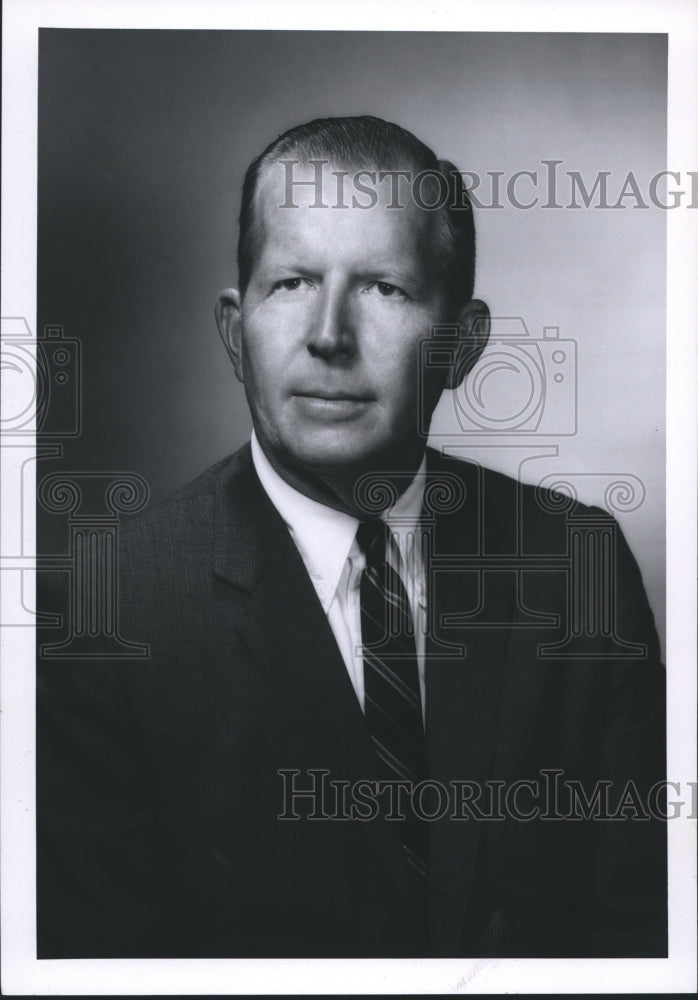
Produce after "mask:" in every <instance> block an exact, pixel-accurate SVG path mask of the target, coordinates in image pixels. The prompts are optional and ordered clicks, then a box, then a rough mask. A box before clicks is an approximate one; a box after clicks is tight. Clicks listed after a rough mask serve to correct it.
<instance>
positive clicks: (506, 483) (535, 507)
mask: <svg viewBox="0 0 698 1000" xmlns="http://www.w3.org/2000/svg"><path fill="white" fill-rule="evenodd" d="M428 463H429V469H430V471H432V472H435V473H436V474H438V473H446V474H448V475H456V476H457V477H458V478H459V479H460V480H461V481H462V482H463V483H464V485H465V487H466V489H468V488H470V489H471V490H476V491H477V493H478V494H479V495H480V496H482V497H483V499H484V501H485V503H486V504H487V506H488V507H496V508H501V509H502V510H503V511H504V510H512V509H515V510H518V511H525V512H527V513H529V514H530V515H531V516H532V515H534V514H537V515H538V516H539V517H540V518H542V519H543V520H545V519H546V518H552V519H554V520H557V519H559V517H560V515H563V516H570V515H573V516H575V517H580V516H584V515H585V514H588V515H591V516H594V517H607V518H610V517H611V515H610V514H608V513H607V512H606V511H603V510H601V508H598V507H592V506H589V505H587V504H584V503H582V502H581V501H580V500H578V499H577V498H576V497H572V496H571V495H569V494H568V493H566V492H563V491H561V490H555V489H549V488H547V487H544V486H540V485H538V484H536V483H527V482H524V481H523V480H520V479H517V478H516V477H514V476H510V475H507V474H506V473H504V472H498V471H497V470H496V469H492V468H489V467H488V466H485V465H481V464H480V463H478V462H472V461H469V460H466V459H461V458H452V457H450V456H447V455H443V454H441V453H440V452H437V451H436V450H433V449H429V453H428ZM561 485H562V484H561Z"/></svg>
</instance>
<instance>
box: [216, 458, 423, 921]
mask: <svg viewBox="0 0 698 1000" xmlns="http://www.w3.org/2000/svg"><path fill="white" fill-rule="evenodd" d="M214 572H215V573H216V575H217V576H218V577H219V578H222V579H225V580H228V581H229V582H230V583H232V584H234V585H235V586H236V587H238V588H241V589H243V590H245V591H246V592H247V593H248V595H249V596H248V598H247V600H246V601H245V602H244V604H243V606H242V609H241V611H239V613H238V615H237V618H236V627H237V629H238V632H239V633H240V635H241V636H242V638H243V640H244V641H245V643H246V645H247V647H248V648H249V650H250V652H251V653H252V655H253V656H254V658H255V659H256V661H257V663H258V664H259V666H260V668H261V669H262V670H263V671H264V673H265V674H266V676H267V677H268V678H269V680H270V681H271V683H272V684H273V685H274V686H275V687H276V689H277V691H278V693H279V695H280V696H281V698H282V699H283V701H284V702H285V704H286V706H287V708H288V710H289V712H290V714H291V715H292V716H293V718H294V719H295V720H296V722H297V724H298V726H299V728H300V730H301V731H302V732H303V733H304V734H305V736H306V738H307V741H308V744H309V746H310V747H311V748H312V750H313V753H314V757H315V759H316V760H317V767H319V768H325V769H327V770H329V771H330V778H337V779H348V780H351V781H356V780H358V779H368V780H372V779H377V778H379V777H380V774H379V770H378V762H377V760H376V757H375V753H374V751H373V748H372V746H371V743H370V739H369V736H368V731H367V729H366V725H365V722H364V717H363V713H362V712H361V708H360V706H359V703H358V700H357V698H356V694H355V692H354V688H353V686H352V684H351V681H350V680H349V676H348V674H347V670H346V667H345V665H344V661H343V659H342V657H341V654H340V652H339V649H338V647H337V644H336V641H335V639H334V635H333V634H332V630H331V628H330V625H329V623H328V621H327V617H326V615H325V613H324V612H323V610H322V607H321V605H320V602H319V600H318V597H317V594H316V592H315V588H314V587H313V585H312V582H311V580H310V578H309V576H308V573H307V571H306V569H305V566H304V564H303V561H302V558H301V556H300V554H299V552H298V550H297V548H296V546H295V544H294V542H293V540H292V539H291V536H290V534H289V532H288V530H287V528H286V526H285V524H284V523H283V521H282V520H281V518H280V516H279V515H278V513H277V512H276V510H275V508H274V507H273V505H272V504H271V502H270V501H269V499H268V497H267V496H266V493H265V492H264V490H263V489H262V487H261V485H260V483H259V480H258V479H257V476H256V473H255V472H254V466H253V463H252V459H251V453H250V450H249V448H245V449H243V451H242V452H241V453H238V457H237V459H236V467H235V469H234V470H233V474H232V475H231V476H229V477H227V478H226V479H225V480H223V481H221V483H220V485H219V492H218V500H217V512H216V543H215V554H214ZM289 766H293V762H292V761H291V762H289ZM354 825H355V827H357V828H358V829H359V830H360V831H361V834H363V835H364V836H366V837H367V839H368V842H369V844H370V846H371V848H372V849H373V851H374V852H375V854H376V855H377V857H378V859H379V861H380V862H381V864H382V865H383V867H384V869H385V870H386V872H387V874H388V877H389V878H390V880H391V882H392V884H393V886H394V889H395V890H396V891H397V893H398V894H399V896H400V898H401V900H402V901H403V903H404V905H405V906H407V907H408V909H410V910H411V909H412V908H413V906H414V899H413V895H412V893H411V890H410V887H409V883H408V875H407V871H406V866H405V865H404V861H403V856H402V850H401V848H400V845H399V842H398V840H397V837H396V835H395V833H394V832H393V830H392V829H391V828H386V826H385V824H384V823H381V822H357V823H355V824H354ZM415 920H417V914H415Z"/></svg>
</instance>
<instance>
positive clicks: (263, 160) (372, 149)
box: [238, 115, 475, 309]
mask: <svg viewBox="0 0 698 1000" xmlns="http://www.w3.org/2000/svg"><path fill="white" fill-rule="evenodd" d="M290 153H293V154H294V155H295V156H296V157H297V158H298V160H299V161H300V162H303V163H307V162H309V161H310V160H318V159H325V160H328V161H330V162H332V163H335V164H336V165H337V166H340V167H345V168H346V167H353V168H361V169H367V168H372V169H375V170H398V169H399V170H406V169H411V170H414V171H418V172H422V171H426V172H428V174H429V175H431V177H432V178H434V179H436V180H438V183H439V185H440V186H441V187H442V190H443V192H447V193H448V197H447V198H445V199H444V198H441V199H440V200H439V204H440V205H443V207H440V208H438V212H439V214H440V215H441V217H442V219H443V224H442V227H441V232H440V233H439V235H438V238H437V239H438V250H439V256H440V258H441V261H440V268H439V270H440V275H441V280H442V282H443V285H444V290H445V292H446V295H447V299H448V301H449V304H450V305H451V307H453V308H455V309H458V308H460V307H461V306H462V305H464V304H465V303H466V302H468V301H469V300H470V299H471V298H472V294H473V286H474V282H475V224H474V220H473V210H472V205H471V202H470V198H469V196H468V190H467V187H466V185H465V182H464V180H463V177H462V175H461V174H460V173H459V172H458V170H457V168H456V167H455V166H454V165H453V164H452V163H451V162H450V161H448V160H440V159H438V158H437V156H436V154H435V153H434V152H433V150H431V149H430V148H429V147H428V146H427V145H425V143H423V142H421V141H420V140H419V139H418V138H417V137H416V136H415V135H413V134H412V133H411V132H408V131H407V129H404V128H401V126H399V125H395V124H394V123H393V122H387V121H384V120H383V119H381V118H375V117H373V116H372V115H361V116H358V117H354V118H316V119H315V120H314V121H311V122H307V123H306V124H305V125H296V126H294V127H293V128H290V129H288V131H286V132H284V133H283V134H282V135H280V136H279V137H278V138H277V139H275V140H274V141H273V142H271V143H270V144H269V145H268V146H267V148H266V149H265V150H264V152H263V153H261V154H260V155H259V156H258V157H257V158H256V159H255V160H253V161H252V163H251V164H250V166H249V167H248V169H247V173H246V174H245V179H244V182H243V186H242V199H241V203H240V229H239V239H238V281H239V287H240V292H241V294H242V295H244V294H245V291H246V289H247V286H248V284H249V281H250V278H251V275H252V268H253V264H254V257H255V253H256V251H257V247H256V230H255V218H254V202H255V195H256V192H257V186H258V183H259V179H260V176H261V174H262V172H263V171H264V169H265V168H266V167H268V166H269V165H271V164H273V163H275V162H278V161H279V160H281V159H282V158H284V157H287V156H288V155H289V154H290ZM436 175H438V177H437V176H436ZM441 178H443V181H442V180H441ZM435 204H436V202H435Z"/></svg>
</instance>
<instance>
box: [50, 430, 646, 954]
mask: <svg viewBox="0 0 698 1000" xmlns="http://www.w3.org/2000/svg"><path fill="white" fill-rule="evenodd" d="M428 469H429V477H430V478H429V482H430V483H432V484H433V482H434V481H437V482H440V483H441V484H442V487H437V488H436V489H435V490H434V489H433V488H432V486H429V485H428V486H427V493H426V506H427V508H428V510H430V511H431V514H432V515H433V517H432V522H431V525H432V528H433V533H432V534H431V536H430V537H431V543H430V545H431V556H430V560H429V565H430V568H431V570H430V574H429V606H430V616H431V617H430V620H431V634H430V635H429V636H428V640H427V643H428V644H427V652H428V659H427V669H426V713H427V715H426V733H427V745H428V760H429V774H430V777H431V778H433V779H434V780H438V781H439V782H441V783H443V785H444V787H446V788H449V789H450V790H451V791H453V789H456V790H458V789H460V791H457V794H458V795H459V796H460V802H461V805H460V806H458V805H454V809H455V810H456V812H458V811H459V815H458V818H455V819H454V818H452V812H453V810H452V809H451V808H450V807H449V810H448V813H447V814H446V815H444V816H441V817H440V818H438V819H435V820H434V821H433V822H431V823H430V824H429V832H430V878H429V904H428V910H427V911H426V912H420V911H419V909H418V907H416V906H415V903H414V896H413V894H412V892H411V890H410V885H409V876H408V874H407V871H406V868H405V866H404V863H403V859H402V855H401V851H400V846H399V837H398V836H397V834H396V832H395V826H394V824H392V825H391V823H390V822H388V821H385V820H383V819H380V818H379V819H377V820H375V821H373V822H371V821H360V820H343V819H337V818H335V819H332V820H326V819H311V818H307V814H308V813H309V812H310V811H311V810H312V805H313V803H312V802H311V801H310V800H308V799H304V800H300V799H298V800H297V801H296V810H297V811H298V812H299V814H300V815H301V817H302V818H300V819H298V820H289V819H279V818H278V817H279V814H280V813H283V812H284V808H285V803H284V779H283V778H282V776H281V775H280V774H279V771H283V770H292V769H296V770H297V771H299V772H300V774H299V775H298V776H297V779H296V780H297V784H298V787H301V786H303V787H308V786H309V783H310V781H311V776H309V774H308V772H309V771H310V770H311V769H322V770H325V771H328V772H329V776H328V777H329V778H331V779H332V780H338V779H344V780H346V781H349V782H352V781H356V780H358V779H371V778H375V777H379V773H378V771H377V765H376V760H375V759H374V756H373V753H372V750H371V746H370V743H369V738H368V735H367V731H366V728H365V725H364V719H363V715H362V713H361V710H360V708H359V705H358V702H357V699H356V697H355V695H354V691H353V689H352V687H351V684H350V681H349V679H348V676H347V672H346V670H345V667H344V664H343V661H342V659H341V656H340V654H339V651H338V649H337V646H336V644H335V641H334V638H333V635H332V632H331V630H330V627H329V625H328V622H327V619H326V617H325V615H324V614H323V612H322V609H321V606H320V604H319V602H318V599H317V597H316V594H315V591H314V589H313V586H312V584H311V582H310V580H309V578H308V575H307V573H306V571H305V568H304V566H303V563H302V560H301V558H300V555H299V553H298V552H297V550H296V548H295V546H294V544H293V541H292V540H291V538H290V536H289V533H288V531H287V529H286V527H285V525H284V524H283V523H282V521H281V519H280V517H279V516H278V514H277V513H276V511H275V509H274V508H273V506H272V505H271V504H270V502H269V500H268V498H267V497H266V495H265V493H264V492H263V490H262V488H261V486H260V484H259V482H258V480H257V477H256V474H255V472H254V468H253V465H252V461H251V455H250V450H249V447H245V448H243V449H242V450H241V451H240V452H238V453H237V454H236V455H234V456H233V457H231V458H229V459H227V460H225V461H224V462H222V463H220V464H219V465H217V466H215V467H214V468H213V469H211V470H209V471H208V472H207V473H205V474H204V475H203V476H202V477H201V478H199V479H198V480H197V481H196V482H194V483H193V484H191V485H189V486H188V487H186V488H185V489H183V490H182V491H181V492H179V493H178V494H176V495H175V496H173V497H172V498H171V499H169V500H166V501H164V502H163V503H161V504H159V505H158V506H156V507H155V508H153V509H152V510H150V511H148V512H146V513H145V514H144V515H142V516H140V517H138V518H136V519H134V520H133V521H131V522H130V523H129V524H127V525H125V526H123V527H122V530H121V547H120V564H119V579H120V587H119V613H120V629H121V633H122V635H123V636H124V638H127V639H129V640H134V641H140V642H146V643H148V644H149V646H150V655H149V657H148V658H147V659H133V660H123V659H122V660H110V659H103V658H100V656H99V655H96V656H95V657H94V658H93V659H88V660H84V659H83V660H80V661H71V660H61V659H47V660H46V661H45V662H40V664H39V673H38V680H39V684H38V772H37V774H38V820H39V827H38V920H39V924H38V926H39V935H38V942H39V944H38V948H39V957H41V958H49V957H86V956H97V957H106V956H117V957H119V956H120V957H134V956H152V957H157V956H164V955H173V956H180V957H189V956H201V957H212V956H309V957H313V956H315V957H330V956H373V957H375V956H415V955H432V956H468V955H484V954H487V955H493V954H497V955H503V956H538V957H545V956H591V955H618V956H619V955H661V954H664V953H665V949H666V927H665V916H666V914H665V903H666V895H665V894H666V885H665V875H666V869H665V841H664V833H665V831H664V828H663V825H662V823H661V822H657V821H655V820H653V819H651V818H650V819H633V818H632V813H633V809H632V808H629V809H628V810H626V813H625V815H626V816H627V818H626V819H621V818H618V819H616V820H599V819H594V818H592V819H590V820H585V819H583V818H582V815H581V813H583V809H582V810H581V813H580V807H579V801H577V805H576V807H575V808H576V812H577V815H578V817H579V818H577V819H567V820H561V819H559V818H556V816H560V815H565V814H566V813H568V812H569V810H570V802H569V801H568V796H567V792H566V789H567V785H565V782H567V781H570V780H577V781H580V782H582V785H583V789H584V792H585V793H586V795H587V797H589V798H591V799H592V800H593V791H594V787H595V783H597V782H598V781H599V780H601V781H604V782H610V783H611V785H610V786H609V785H606V788H610V793H609V794H610V795H611V798H612V799H614V797H615V799H614V801H615V800H617V799H618V797H619V796H620V794H621V792H622V790H623V789H624V788H625V787H626V785H627V782H628V781H629V780H632V782H633V783H634V787H635V788H636V789H637V790H638V792H639V794H640V795H641V796H644V794H645V792H646V790H647V788H649V787H650V786H651V785H652V784H653V783H655V782H657V781H659V780H661V779H662V777H663V774H664V735H663V725H664V700H663V699H664V681H663V672H662V668H661V666H660V663H659V654H658V644H657V638H656V634H655V631H654V625H653V620H652V614H651V611H650V609H649V606H648V604H647V600H646V597H645V593H644V590H643V586H642V582H641V579H640V575H639V571H638V569H637V566H636V564H635V562H634V560H633V558H632V556H631V555H630V553H629V551H628V548H627V546H626V544H625V542H624V540H623V538H622V536H621V535H620V532H619V531H617V530H616V526H615V523H614V522H612V520H611V519H610V518H608V516H607V515H604V514H602V513H601V512H600V511H594V510H589V509H588V508H584V507H581V506H575V507H573V508H572V509H570V507H569V505H566V504H565V503H564V502H563V501H562V499H561V498H560V497H559V496H556V495H554V494H546V493H539V492H537V491H535V490H534V489H532V488H531V487H522V486H520V485H519V484H517V483H515V482H514V481H513V480H510V479H509V478H507V477H505V476H502V475H499V474H497V473H493V472H488V471H485V470H482V469H480V468H479V467H477V466H473V465H470V464H467V463H462V462H455V461H451V460H447V459H444V458H442V457H440V456H438V455H437V454H436V453H433V452H430V453H429V463H428ZM444 484H445V485H444ZM449 491H450V494H449ZM590 525H591V529H590V528H589V526H590ZM594 525H596V526H597V527H598V526H599V525H601V526H602V527H604V526H605V528H607V529H608V530H607V531H606V534H605V535H604V537H606V539H607V541H606V542H603V543H599V544H601V545H602V547H603V546H605V549H604V552H605V555H599V552H600V549H599V551H597V549H598V545H597V542H596V541H593V540H592V541H588V539H589V537H590V535H589V531H590V530H591V535H592V536H594V530H596V529H595V528H594ZM585 531H586V535H585V533H584V532H585ZM575 532H576V533H575ZM602 534H603V531H602ZM594 537H595V538H596V536H594ZM599 537H600V536H599ZM585 538H586V539H587V541H584V539H585ZM580 539H581V541H580ZM608 539H611V541H610V542H609V541H608ZM597 540H598V539H597ZM585 546H586V547H585ZM594 546H596V548H594ZM594 552H596V555H594ZM604 559H605V560H606V563H605V565H606V564H607V565H608V566H610V567H611V568H610V573H611V583H610V584H609V583H608V581H606V582H605V583H604V582H603V580H602V576H603V573H600V567H601V563H602V561H603V560H604ZM580 567H581V568H580ZM584 573H587V574H588V577H584ZM580 574H581V577H580ZM595 574H596V575H595ZM53 575H54V576H55V575H56V574H53ZM607 575H608V574H607ZM585 580H587V581H588V582H589V581H590V583H589V586H587V585H586V583H585ZM580 588H581V589H580ZM580 594H582V595H584V594H585V595H587V596H586V597H583V598H582V597H580ZM580 601H581V602H582V603H580ZM583 601H587V602H589V601H590V602H591V604H588V603H587V604H583ZM595 615H596V617H594V616H595ZM57 638H59V636H57V634H56V633H55V631H54V633H53V634H52V633H51V632H47V633H46V635H44V636H42V640H43V641H44V642H46V641H49V642H54V643H55V642H56V640H57ZM555 644H557V646H556V645H555ZM550 647H552V648H550ZM580 654H581V655H580ZM554 772H559V773H558V774H557V777H555V774H554ZM554 779H555V780H557V781H558V783H559V787H560V789H561V791H560V798H559V801H552V800H551V801H549V802H548V803H547V806H546V805H545V803H543V805H542V806H541V802H542V795H543V792H542V789H543V788H544V787H545V784H546V782H548V783H549V784H550V783H552V781H553V780H554ZM286 780H287V781H288V780H289V779H288V778H287V779H286ZM520 780H528V781H538V783H539V786H540V788H541V792H540V794H539V795H538V797H537V799H536V802H537V803H538V806H539V814H540V813H547V815H546V816H545V818H542V817H540V816H539V818H533V819H525V818H523V815H522V814H524V813H526V812H528V811H529V810H530V809H531V808H532V806H533V805H535V802H534V796H533V791H534V789H533V788H532V786H520V791H519V793H517V797H516V798H515V799H514V798H513V797H512V798H510V799H506V796H507V795H508V794H510V789H511V786H512V783H514V782H516V781H520ZM488 781H489V782H490V784H489V785H488V784H486V783H487V782H488ZM454 782H456V783H457V782H461V784H460V785H458V784H455V785H454V784H453V783H454ZM463 782H472V783H476V784H471V785H464V784H463ZM493 782H494V784H493ZM478 788H479V789H480V790H481V794H480V798H479V799H477V803H479V809H480V813H481V814H482V815H488V814H490V815H491V816H492V817H493V818H489V819H482V818H477V816H478V814H477V810H475V811H473V810H472V809H469V808H467V807H464V806H463V805H462V802H463V799H464V798H465V799H467V798H468V797H469V796H470V798H471V804H472V801H474V799H473V798H472V797H473V795H474V794H475V793H476V791H477V789H478ZM498 789H499V790H498ZM474 790H475V791H474ZM454 794H456V793H454ZM455 801H456V800H455V799H454V803H455ZM512 803H513V804H512ZM516 809H518V816H517V815H513V816H512V815H507V812H508V813H511V812H512V810H514V811H516ZM329 811H330V813H331V811H332V810H331V809H330V810H329Z"/></svg>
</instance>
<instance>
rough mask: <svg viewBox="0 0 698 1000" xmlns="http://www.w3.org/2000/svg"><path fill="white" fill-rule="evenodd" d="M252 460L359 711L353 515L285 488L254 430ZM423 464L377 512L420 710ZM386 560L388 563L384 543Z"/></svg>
mask: <svg viewBox="0 0 698 1000" xmlns="http://www.w3.org/2000/svg"><path fill="white" fill-rule="evenodd" d="M252 460H253V462H254V467H255V470H256V472H257V475H258V477H259V480H260V482H261V484H262V486H263V488H264V490H265V492H266V494H267V496H268V497H269V499H270V500H271V502H272V503H273V504H274V506H275V507H276V509H277V511H278V512H279V514H280V515H281V517H282V518H283V520H284V522H285V523H286V526H287V527H288V530H289V532H290V534H291V538H292V539H293V541H294V542H295V544H296V547H297V548H298V551H299V552H300V554H301V557H302V559H303V562H304V563H305V568H306V569H307V571H308V575H309V576H310V579H311V581H312V583H313V586H314V587H315V591H316V593H317V595H318V598H319V600H320V604H321V605H322V609H323V611H324V612H325V614H326V615H327V620H328V622H329V625H330V628H331V629H332V632H333V634H334V637H335V639H336V641H337V645H338V646H339V651H340V653H341V654H342V658H343V660H344V664H345V666H346V668H347V672H348V674H349V678H350V680H351V683H352V685H353V686H354V690H355V691H356V696H357V698H358V699H359V704H360V705H361V709H362V711H363V707H364V669H363V659H362V656H361V604H360V584H361V574H362V573H363V570H364V566H365V562H366V561H365V558H364V555H363V553H362V552H361V550H360V548H359V546H358V543H357V541H356V529H357V527H358V524H359V521H358V518H356V517H352V516H351V515H350V514H345V513H344V512H343V511H340V510H335V509H334V508H333V507H327V506H326V505H325V504H322V503H319V502H318V501H317V500H311V499H310V497H307V496H305V494H303V493H300V492H299V491H298V490H296V489H294V488H293V487H292V486H289V484H288V483H287V482H286V481H285V480H284V479H282V478H281V476H280V475H279V474H278V472H276V470H275V469H274V468H273V467H272V465H271V464H270V462H269V460H268V458H267V457H266V455H265V454H264V452H263V451H262V448H261V446H260V444H259V442H258V440H257V438H256V437H255V434H254V432H253V433H252ZM425 468H426V460H425V459H422V464H421V466H420V468H419V470H418V472H417V474H416V476H415V478H414V479H413V480H412V483H411V484H410V485H409V487H408V488H407V490H406V491H405V492H404V493H403V494H402V496H401V497H400V498H399V500H398V502H397V503H396V504H395V506H394V507H393V508H391V509H390V510H388V511H386V512H384V513H383V514H382V515H381V517H382V519H383V520H386V521H387V522H388V524H389V525H391V528H392V530H393V537H394V538H395V540H396V541H397V545H398V549H399V551H400V563H401V564H400V565H399V566H395V567H394V568H395V569H397V571H398V572H399V573H400V576H401V578H402V581H403V584H404V586H405V590H406V591H407V595H408V598H409V601H410V608H411V610H412V619H413V621H414V627H415V640H416V647H417V664H418V669H419V686H420V690H421V694H422V712H424V706H425V697H424V647H425V640H424V634H425V627H426V611H427V608H426V585H425V580H424V567H423V565H422V555H421V544H420V541H419V539H420V536H419V535H418V527H419V518H420V514H421V510H422V497H423V493H424V471H425ZM415 540H417V541H416V543H415ZM388 559H389V560H390V561H391V562H392V553H391V551H390V547H389V548H388Z"/></svg>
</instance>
